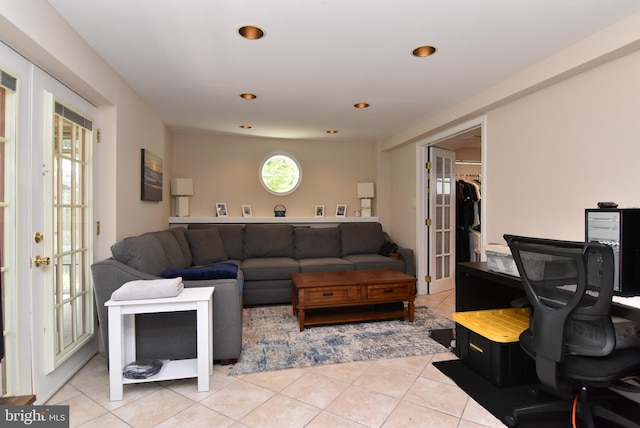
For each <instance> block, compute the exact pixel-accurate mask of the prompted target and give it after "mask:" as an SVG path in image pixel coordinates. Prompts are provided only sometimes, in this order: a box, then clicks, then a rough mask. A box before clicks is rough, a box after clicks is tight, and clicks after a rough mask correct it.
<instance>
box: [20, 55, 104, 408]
mask: <svg viewBox="0 0 640 428" xmlns="http://www.w3.org/2000/svg"><path fill="white" fill-rule="evenodd" d="M32 70H33V71H32V76H33V79H32V99H31V108H32V118H33V120H32V123H31V129H32V135H31V144H30V146H29V147H28V150H27V152H28V156H26V160H25V157H24V156H23V158H22V159H23V161H22V162H23V163H21V167H22V168H24V171H28V173H26V174H25V177H26V178H28V179H29V181H30V186H29V196H28V199H27V200H28V203H29V204H30V207H29V209H28V210H26V211H23V212H24V214H25V218H24V220H25V224H26V229H27V230H26V232H25V235H24V236H22V237H21V238H20V239H27V240H28V241H27V242H29V248H30V255H29V266H28V270H27V272H26V273H25V278H27V280H26V281H25V284H30V285H31V296H32V307H33V312H32V373H33V391H34V393H35V394H36V403H44V402H46V400H47V399H49V398H50V397H51V395H53V394H54V393H55V392H56V390H57V389H58V388H60V387H61V386H62V385H63V384H64V383H65V382H66V381H67V380H68V379H69V378H70V377H71V376H72V375H73V374H74V373H75V372H76V371H77V370H78V369H79V368H80V367H82V365H83V364H84V363H85V362H86V361H88V360H89V359H90V358H91V357H92V356H93V355H94V354H95V353H96V351H97V341H96V337H95V336H96V335H95V334H94V315H93V294H92V285H91V278H90V271H89V267H90V263H91V260H92V248H93V242H92V241H93V230H92V229H93V228H92V211H93V209H92V200H91V198H92V195H93V185H92V174H93V157H92V153H93V141H94V138H93V128H94V126H95V125H94V123H93V118H94V117H95V116H96V109H95V107H94V106H92V105H91V104H89V103H88V102H87V101H85V100H84V99H82V98H81V97H79V96H78V95H77V94H75V93H74V92H72V91H71V90H69V89H68V88H67V87H65V86H64V85H62V84H61V83H59V82H58V81H57V80H55V79H53V78H52V77H51V76H49V75H47V74H46V73H44V72H43V71H42V70H40V69H38V68H37V67H35V66H32ZM21 144H22V143H21ZM25 148H26V147H25ZM27 164H29V165H27ZM21 175H22V173H21Z"/></svg>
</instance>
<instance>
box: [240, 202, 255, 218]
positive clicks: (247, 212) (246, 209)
mask: <svg viewBox="0 0 640 428" xmlns="http://www.w3.org/2000/svg"><path fill="white" fill-rule="evenodd" d="M242 217H253V213H252V212H251V205H243V206H242Z"/></svg>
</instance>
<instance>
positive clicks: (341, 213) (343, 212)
mask: <svg viewBox="0 0 640 428" xmlns="http://www.w3.org/2000/svg"><path fill="white" fill-rule="evenodd" d="M346 216H347V205H346V204H338V206H336V217H346Z"/></svg>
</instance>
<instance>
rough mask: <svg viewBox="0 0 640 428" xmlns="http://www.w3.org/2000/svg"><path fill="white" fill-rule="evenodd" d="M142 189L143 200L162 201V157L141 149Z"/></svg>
mask: <svg viewBox="0 0 640 428" xmlns="http://www.w3.org/2000/svg"><path fill="white" fill-rule="evenodd" d="M141 155H142V156H141V158H142V162H141V168H140V170H141V176H140V183H141V191H140V199H142V200H143V201H156V202H157V201H162V158H160V157H158V156H156V155H154V154H153V153H151V152H149V151H148V150H145V149H142V150H141Z"/></svg>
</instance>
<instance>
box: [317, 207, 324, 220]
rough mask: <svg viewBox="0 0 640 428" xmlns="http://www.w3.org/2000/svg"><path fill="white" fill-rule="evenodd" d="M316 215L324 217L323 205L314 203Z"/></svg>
mask: <svg viewBox="0 0 640 428" xmlns="http://www.w3.org/2000/svg"><path fill="white" fill-rule="evenodd" d="M316 217H324V205H316Z"/></svg>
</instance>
